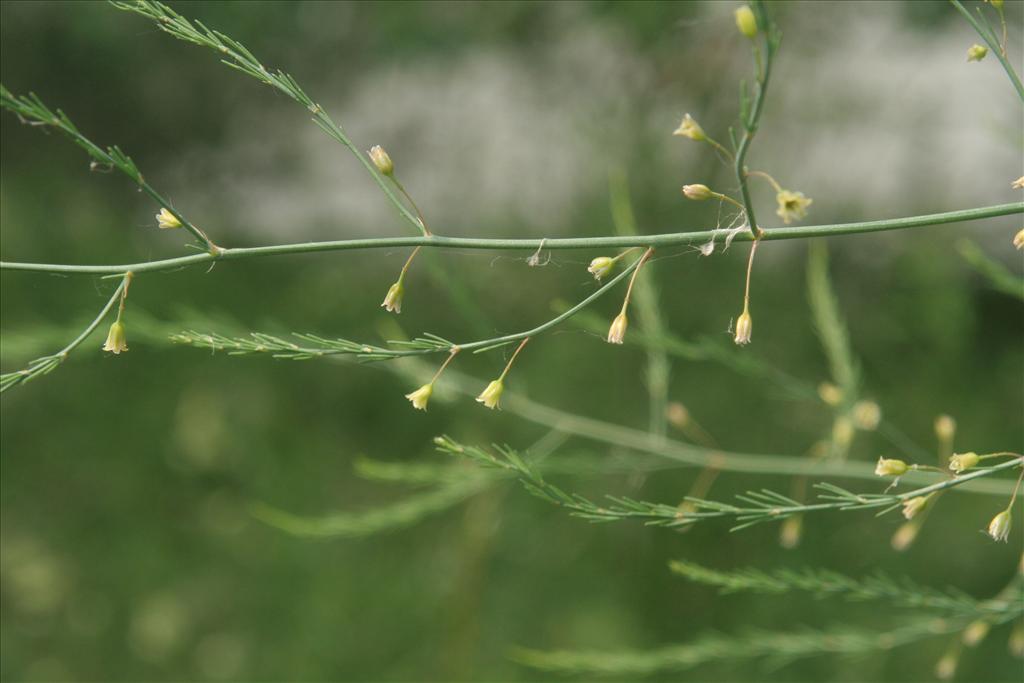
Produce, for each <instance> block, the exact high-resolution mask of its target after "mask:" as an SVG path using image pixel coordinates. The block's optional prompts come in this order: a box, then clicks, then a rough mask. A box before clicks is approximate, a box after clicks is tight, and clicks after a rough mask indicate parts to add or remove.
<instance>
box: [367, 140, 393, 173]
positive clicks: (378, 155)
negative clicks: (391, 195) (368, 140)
mask: <svg viewBox="0 0 1024 683" xmlns="http://www.w3.org/2000/svg"><path fill="white" fill-rule="evenodd" d="M370 161H372V162H373V165H374V166H376V167H377V170H378V171H380V172H381V173H383V174H384V175H391V174H392V173H394V172H395V164H394V163H393V162H392V161H391V157H390V156H388V153H387V152H385V151H384V148H383V147H381V146H380V145H374V146H373V147H371V148H370Z"/></svg>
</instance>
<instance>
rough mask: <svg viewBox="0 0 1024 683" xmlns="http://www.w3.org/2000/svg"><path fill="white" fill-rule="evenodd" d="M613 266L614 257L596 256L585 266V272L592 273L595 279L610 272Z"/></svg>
mask: <svg viewBox="0 0 1024 683" xmlns="http://www.w3.org/2000/svg"><path fill="white" fill-rule="evenodd" d="M614 268H615V259H613V258H612V257H610V256H598V257H597V258H596V259H594V260H593V261H591V262H590V265H589V266H587V272H588V273H590V274H591V275H593V276H594V279H595V280H600V279H601V278H603V277H604V276H605V275H608V274H609V273H610V272H612V270H613V269H614Z"/></svg>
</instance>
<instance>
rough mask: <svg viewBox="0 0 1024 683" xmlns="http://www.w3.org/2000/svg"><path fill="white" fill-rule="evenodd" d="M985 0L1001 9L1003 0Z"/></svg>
mask: <svg viewBox="0 0 1024 683" xmlns="http://www.w3.org/2000/svg"><path fill="white" fill-rule="evenodd" d="M985 2H987V3H988V4H990V5H992V6H993V7H995V8H996V9H1003V0H985Z"/></svg>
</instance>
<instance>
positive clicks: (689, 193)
mask: <svg viewBox="0 0 1024 683" xmlns="http://www.w3.org/2000/svg"><path fill="white" fill-rule="evenodd" d="M683 195H685V196H686V198H687V199H692V200H694V201H698V202H699V201H703V200H705V199H711V197H712V194H711V188H710V187H708V186H707V185H701V184H700V183H698V184H696V185H683Z"/></svg>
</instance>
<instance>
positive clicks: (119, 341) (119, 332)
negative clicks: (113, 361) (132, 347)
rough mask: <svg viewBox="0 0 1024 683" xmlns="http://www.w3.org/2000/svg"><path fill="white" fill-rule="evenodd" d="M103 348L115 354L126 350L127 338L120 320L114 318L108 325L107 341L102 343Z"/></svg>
mask: <svg viewBox="0 0 1024 683" xmlns="http://www.w3.org/2000/svg"><path fill="white" fill-rule="evenodd" d="M103 350H104V351H110V352H111V353H113V354H115V355H116V354H119V353H121V352H122V351H127V350H128V340H127V338H126V337H125V333H124V323H123V322H121V321H120V320H115V321H114V323H113V324H112V325H111V326H110V331H109V332H107V341H106V342H105V343H104V344H103Z"/></svg>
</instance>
